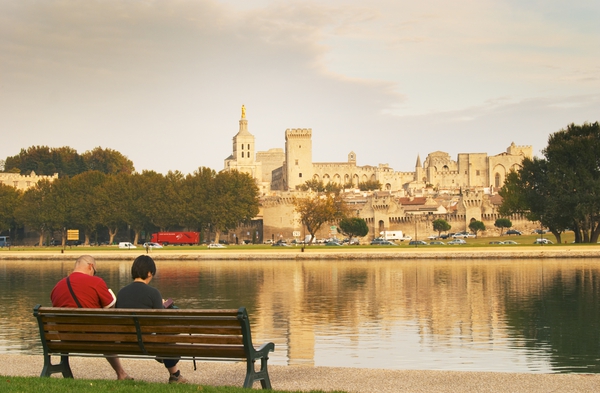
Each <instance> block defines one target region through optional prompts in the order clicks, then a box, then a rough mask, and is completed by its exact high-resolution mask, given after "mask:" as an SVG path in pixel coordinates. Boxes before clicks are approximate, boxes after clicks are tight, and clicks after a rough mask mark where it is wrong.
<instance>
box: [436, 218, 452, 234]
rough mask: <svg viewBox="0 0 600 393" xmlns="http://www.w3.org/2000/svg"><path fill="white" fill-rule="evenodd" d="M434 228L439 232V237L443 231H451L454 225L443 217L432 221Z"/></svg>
mask: <svg viewBox="0 0 600 393" xmlns="http://www.w3.org/2000/svg"><path fill="white" fill-rule="evenodd" d="M432 225H433V230H434V231H436V232H437V233H438V237H440V236H442V232H446V231H449V230H450V228H452V225H450V224H449V223H448V221H446V220H444V219H443V218H438V219H437V220H434V221H433V222H432Z"/></svg>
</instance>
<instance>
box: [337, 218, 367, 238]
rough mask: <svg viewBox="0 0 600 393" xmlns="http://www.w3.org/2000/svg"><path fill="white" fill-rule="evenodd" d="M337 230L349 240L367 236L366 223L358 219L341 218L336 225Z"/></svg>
mask: <svg viewBox="0 0 600 393" xmlns="http://www.w3.org/2000/svg"><path fill="white" fill-rule="evenodd" d="M338 228H339V229H340V231H341V232H342V233H343V234H344V235H346V236H348V237H349V238H350V240H352V238H353V237H363V236H367V234H368V233H369V227H368V226H367V222H366V221H365V220H364V219H362V218H359V217H344V218H342V219H341V220H340V222H339V223H338Z"/></svg>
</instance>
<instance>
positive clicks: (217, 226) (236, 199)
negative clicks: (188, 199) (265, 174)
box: [209, 171, 258, 243]
mask: <svg viewBox="0 0 600 393" xmlns="http://www.w3.org/2000/svg"><path fill="white" fill-rule="evenodd" d="M209 195H210V213H211V215H210V217H209V222H210V224H211V225H212V227H213V228H214V230H215V243H218V241H219V234H220V232H226V231H229V230H231V229H235V228H237V226H238V225H239V224H240V223H242V222H249V221H250V220H251V219H252V218H254V217H256V215H257V214H258V186H257V185H256V182H255V181H254V179H253V178H252V177H251V176H250V175H249V174H247V173H242V172H238V171H224V172H219V173H218V174H217V175H216V176H215V178H214V184H213V187H212V188H211V189H210V190H209Z"/></svg>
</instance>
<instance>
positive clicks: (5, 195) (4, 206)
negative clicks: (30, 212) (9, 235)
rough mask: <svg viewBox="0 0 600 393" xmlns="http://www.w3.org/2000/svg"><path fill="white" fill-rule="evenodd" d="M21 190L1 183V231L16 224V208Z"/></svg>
mask: <svg viewBox="0 0 600 393" xmlns="http://www.w3.org/2000/svg"><path fill="white" fill-rule="evenodd" d="M20 196H21V192H20V191H19V190H17V189H16V188H14V187H11V186H7V185H5V184H0V233H1V232H3V231H6V230H8V229H11V228H13V227H14V226H15V210H16V209H17V206H18V204H19V198H20Z"/></svg>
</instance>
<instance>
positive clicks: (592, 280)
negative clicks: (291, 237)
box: [0, 259, 600, 372]
mask: <svg viewBox="0 0 600 393" xmlns="http://www.w3.org/2000/svg"><path fill="white" fill-rule="evenodd" d="M72 265H73V263H71V262H50V261H25V262H23V261H1V262H0V299H2V302H3V304H4V307H3V309H4V312H3V317H2V320H1V322H0V351H1V352H22V353H41V347H40V345H39V344H38V341H39V339H38V332H37V326H36V324H35V321H34V319H33V318H32V316H31V309H32V307H33V305H35V304H37V303H41V304H43V305H50V300H49V294H50V291H51V289H52V287H53V286H54V284H55V283H56V282H57V281H58V280H59V279H60V278H62V277H64V276H65V275H66V274H68V273H69V272H70V271H71V269H72ZM129 269H130V262H104V261H100V262H99V263H98V270H99V275H100V276H101V277H103V278H104V279H105V280H106V281H107V283H108V285H109V287H111V288H113V290H115V292H116V291H117V290H118V289H119V288H121V287H123V286H125V285H126V284H128V283H129V282H130V272H129ZM599 274H600V264H597V263H595V262H594V261H592V260H580V259H578V260H550V261H549V260H520V261H504V260H503V261H483V260H481V261H467V262H457V261H448V262H443V261H430V260H422V261H407V262H398V261H365V262H357V261H346V262H344V261H313V262H290V261H285V262H281V261H268V262H254V261H252V262H249V261H239V262H237V261H218V262H217V261H215V262H206V261H199V262H190V261H185V262H172V261H169V262H159V263H158V274H157V277H156V279H155V280H153V282H152V285H154V286H156V287H157V288H158V289H159V290H160V291H161V292H162V294H163V296H165V297H172V298H173V299H175V301H176V304H177V305H178V306H180V307H184V308H238V307H239V306H241V305H243V306H246V307H247V308H248V310H249V313H250V317H251V322H252V325H253V335H254V337H253V338H254V341H255V343H257V344H262V343H263V342H265V341H273V342H275V344H276V352H275V354H274V356H273V357H272V362H273V363H274V364H309V365H318V366H345V367H369V368H391V369H430V370H474V371H510V372H599V371H597V370H598V366H597V364H598V354H599V353H600V352H599V349H600V348H599V347H600V337H599V335H600V333H599V322H600V321H599V318H600V310H599V308H600V302H598V300H599V299H598V296H599V293H598V292H599V291H600V285H599V284H600V281H599Z"/></svg>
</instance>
